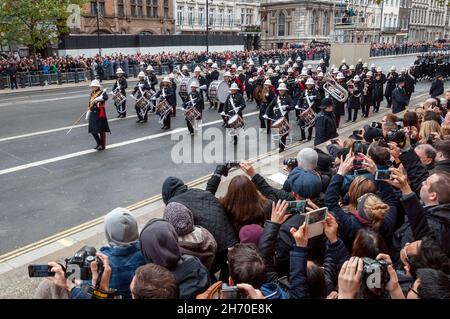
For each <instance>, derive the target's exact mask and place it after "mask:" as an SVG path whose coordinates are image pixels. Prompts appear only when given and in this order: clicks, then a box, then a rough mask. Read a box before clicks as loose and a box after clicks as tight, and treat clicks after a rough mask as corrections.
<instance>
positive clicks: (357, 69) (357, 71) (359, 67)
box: [355, 59, 363, 75]
mask: <svg viewBox="0 0 450 319" xmlns="http://www.w3.org/2000/svg"><path fill="white" fill-rule="evenodd" d="M362 71H363V62H362V59H358V63H356V66H355V74H357V75H359V74H361V73H362Z"/></svg>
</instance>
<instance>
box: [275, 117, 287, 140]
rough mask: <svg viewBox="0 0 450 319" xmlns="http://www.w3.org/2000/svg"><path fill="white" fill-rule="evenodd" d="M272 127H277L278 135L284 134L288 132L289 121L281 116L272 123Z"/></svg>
mask: <svg viewBox="0 0 450 319" xmlns="http://www.w3.org/2000/svg"><path fill="white" fill-rule="evenodd" d="M272 128H275V129H278V135H279V136H284V135H286V134H288V133H289V129H290V127H289V122H288V120H287V119H286V118H285V117H281V118H279V119H278V120H276V121H275V122H273V124H272Z"/></svg>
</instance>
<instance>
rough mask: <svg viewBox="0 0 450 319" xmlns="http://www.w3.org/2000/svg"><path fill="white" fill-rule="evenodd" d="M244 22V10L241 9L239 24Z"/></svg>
mask: <svg viewBox="0 0 450 319" xmlns="http://www.w3.org/2000/svg"><path fill="white" fill-rule="evenodd" d="M244 24H245V11H244V9H241V25H244Z"/></svg>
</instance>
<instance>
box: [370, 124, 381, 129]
mask: <svg viewBox="0 0 450 319" xmlns="http://www.w3.org/2000/svg"><path fill="white" fill-rule="evenodd" d="M370 126H371V127H373V128H377V129H380V130H381V129H382V127H383V124H381V123H380V122H372V124H371V125H370Z"/></svg>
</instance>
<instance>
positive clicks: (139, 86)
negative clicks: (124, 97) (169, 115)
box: [131, 72, 152, 123]
mask: <svg viewBox="0 0 450 319" xmlns="http://www.w3.org/2000/svg"><path fill="white" fill-rule="evenodd" d="M138 79H139V81H138V82H137V83H136V85H135V87H134V90H133V93H131V97H132V98H133V99H135V100H139V99H140V98H141V97H142V95H143V94H145V92H151V90H152V89H151V87H150V85H149V83H148V82H147V81H146V80H145V73H144V72H140V73H139V74H138ZM136 104H137V103H136ZM134 108H135V109H136V114H137V117H138V120H137V121H136V123H147V120H148V111H149V110H150V105H147V106H146V108H145V109H141V108H139V107H138V106H137V105H135V106H134Z"/></svg>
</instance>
